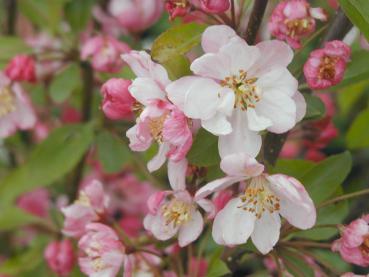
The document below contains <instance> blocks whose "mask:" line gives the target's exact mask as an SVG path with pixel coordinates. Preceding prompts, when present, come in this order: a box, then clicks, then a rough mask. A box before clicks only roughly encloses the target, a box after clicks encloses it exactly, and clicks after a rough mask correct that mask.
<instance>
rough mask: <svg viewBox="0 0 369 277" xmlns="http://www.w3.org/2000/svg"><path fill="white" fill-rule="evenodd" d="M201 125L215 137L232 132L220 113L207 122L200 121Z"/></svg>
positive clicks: (224, 117)
mask: <svg viewBox="0 0 369 277" xmlns="http://www.w3.org/2000/svg"><path fill="white" fill-rule="evenodd" d="M201 125H202V127H203V128H204V129H205V130H207V131H209V132H210V133H212V134H214V135H216V136H219V135H227V134H229V133H230V132H232V126H231V124H230V123H229V122H228V120H227V118H226V116H225V115H224V114H222V113H217V114H215V115H214V116H213V117H212V118H210V119H208V120H202V121H201Z"/></svg>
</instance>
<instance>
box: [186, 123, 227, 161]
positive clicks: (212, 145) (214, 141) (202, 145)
mask: <svg viewBox="0 0 369 277" xmlns="http://www.w3.org/2000/svg"><path fill="white" fill-rule="evenodd" d="M187 158H188V161H189V163H190V164H193V165H196V166H212V165H215V164H219V163H220V157H219V154H218V138H217V137H216V136H214V135H212V134H210V133H209V132H207V131H205V130H204V129H200V131H199V132H198V133H197V135H196V137H195V140H194V142H193V144H192V148H191V150H190V152H188V155H187Z"/></svg>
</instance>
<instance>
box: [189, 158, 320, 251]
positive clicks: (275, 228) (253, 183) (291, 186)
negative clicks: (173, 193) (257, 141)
mask: <svg viewBox="0 0 369 277" xmlns="http://www.w3.org/2000/svg"><path fill="white" fill-rule="evenodd" d="M220 166H221V169H222V170H223V171H224V172H225V173H226V174H227V177H224V178H221V179H217V180H215V181H213V182H210V183H208V184H207V185H205V186H204V187H202V188H201V189H200V190H198V191H197V192H196V195H195V199H202V198H204V197H206V196H208V195H209V194H211V193H213V192H217V191H220V190H224V189H226V188H227V187H229V186H231V185H232V184H235V183H238V182H240V181H245V182H246V186H245V189H244V193H243V194H241V195H240V196H238V197H236V198H233V199H232V200H230V201H229V202H228V204H227V205H226V206H225V207H224V208H223V209H222V210H221V211H220V212H218V214H217V215H216V217H215V219H214V223H213V238H214V240H215V242H217V243H218V244H222V245H229V246H232V245H237V244H243V243H246V241H247V240H248V238H249V237H250V236H251V239H252V241H253V243H254V245H255V246H256V248H257V249H258V250H259V251H260V252H261V253H263V254H266V253H268V252H269V251H271V250H272V249H273V247H274V245H275V244H276V243H277V241H278V239H279V232H280V227H281V219H280V216H282V217H284V218H285V219H286V220H287V221H288V222H289V223H290V224H291V225H293V226H295V227H297V228H299V229H304V230H305V229H308V228H311V227H313V226H314V224H315V220H316V211H315V207H314V203H313V201H312V200H311V199H310V197H309V195H308V193H307V192H306V190H305V188H304V186H303V185H302V184H301V183H300V182H299V181H298V180H296V179H295V178H292V177H289V176H286V175H282V174H276V175H268V174H266V173H263V171H264V166H263V165H261V164H259V163H258V162H257V161H256V160H255V159H254V158H251V157H249V156H247V155H245V154H234V155H230V156H227V157H225V158H223V159H222V161H221V165H220Z"/></svg>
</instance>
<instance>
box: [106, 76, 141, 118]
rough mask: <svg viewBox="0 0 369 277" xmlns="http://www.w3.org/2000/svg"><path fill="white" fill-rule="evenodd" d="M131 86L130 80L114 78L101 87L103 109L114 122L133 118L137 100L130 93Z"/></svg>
mask: <svg viewBox="0 0 369 277" xmlns="http://www.w3.org/2000/svg"><path fill="white" fill-rule="evenodd" d="M131 84H132V82H131V81H130V80H124V79H119V78H112V79H110V80H108V81H107V82H106V83H105V84H104V85H103V86H102V87H101V93H102V96H103V103H102V107H101V108H102V110H103V112H104V114H105V115H106V117H108V118H110V119H112V120H119V119H130V118H132V115H133V104H134V103H135V99H134V98H133V97H132V96H131V94H130V93H129V91H128V87H129V86H130V85H131Z"/></svg>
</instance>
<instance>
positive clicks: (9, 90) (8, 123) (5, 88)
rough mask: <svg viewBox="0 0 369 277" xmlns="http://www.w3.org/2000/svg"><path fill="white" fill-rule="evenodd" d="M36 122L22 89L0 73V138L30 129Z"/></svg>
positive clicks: (28, 100)
mask: <svg viewBox="0 0 369 277" xmlns="http://www.w3.org/2000/svg"><path fill="white" fill-rule="evenodd" d="M36 122H37V118H36V114H35V112H34V110H33V107H32V104H31V101H30V99H29V98H28V96H27V95H26V93H25V92H24V91H23V89H22V87H21V86H20V85H19V84H18V83H11V81H10V80H9V79H8V78H7V77H6V76H5V75H4V74H3V73H2V72H0V126H1V128H0V138H6V137H9V136H11V135H13V134H14V133H15V132H16V131H17V130H18V129H19V130H29V129H32V128H33V127H34V126H35V124H36Z"/></svg>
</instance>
